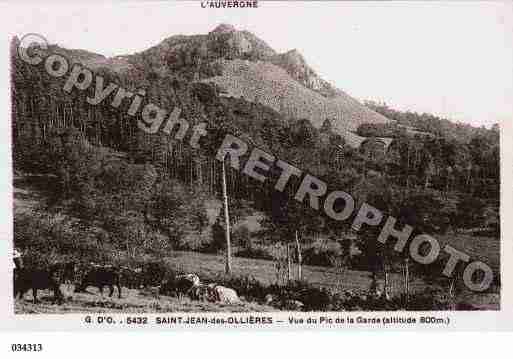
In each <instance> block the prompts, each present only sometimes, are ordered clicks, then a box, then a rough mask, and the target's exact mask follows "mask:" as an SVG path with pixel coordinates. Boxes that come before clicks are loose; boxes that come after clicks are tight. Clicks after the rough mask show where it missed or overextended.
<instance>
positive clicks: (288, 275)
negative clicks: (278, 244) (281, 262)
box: [287, 243, 292, 282]
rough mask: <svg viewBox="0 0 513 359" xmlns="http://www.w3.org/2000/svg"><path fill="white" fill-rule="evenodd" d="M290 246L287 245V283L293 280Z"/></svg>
mask: <svg viewBox="0 0 513 359" xmlns="http://www.w3.org/2000/svg"><path fill="white" fill-rule="evenodd" d="M290 267H291V263H290V245H289V244H288V243H287V282H290V280H291V274H292V273H291V268H290Z"/></svg>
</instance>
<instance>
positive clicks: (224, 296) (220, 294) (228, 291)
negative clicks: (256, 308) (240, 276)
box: [214, 285, 240, 303]
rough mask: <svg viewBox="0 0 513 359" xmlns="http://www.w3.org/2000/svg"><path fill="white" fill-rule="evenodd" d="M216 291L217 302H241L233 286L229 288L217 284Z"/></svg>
mask: <svg viewBox="0 0 513 359" xmlns="http://www.w3.org/2000/svg"><path fill="white" fill-rule="evenodd" d="M214 292H215V295H216V302H221V303H239V302H240V299H239V296H238V295H237V292H236V291H235V290H234V289H232V288H227V287H223V286H221V285H216V286H215V287H214Z"/></svg>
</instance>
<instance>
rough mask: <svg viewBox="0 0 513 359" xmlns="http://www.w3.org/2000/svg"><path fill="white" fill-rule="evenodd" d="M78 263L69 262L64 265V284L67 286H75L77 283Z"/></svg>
mask: <svg viewBox="0 0 513 359" xmlns="http://www.w3.org/2000/svg"><path fill="white" fill-rule="evenodd" d="M76 274H77V263H76V262H75V261H68V262H64V263H62V282H63V283H66V284H73V283H75V282H76V278H75V277H76Z"/></svg>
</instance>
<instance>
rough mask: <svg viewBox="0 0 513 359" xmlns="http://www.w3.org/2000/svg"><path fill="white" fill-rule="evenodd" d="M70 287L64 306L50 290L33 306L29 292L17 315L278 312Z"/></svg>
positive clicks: (133, 291)
mask: <svg viewBox="0 0 513 359" xmlns="http://www.w3.org/2000/svg"><path fill="white" fill-rule="evenodd" d="M73 288H74V286H73V285H62V286H61V290H62V291H63V293H64V296H65V297H66V298H67V299H66V301H65V303H64V304H60V305H59V304H57V303H53V293H52V292H51V291H49V290H44V291H38V299H39V300H40V302H39V303H37V304H33V303H32V298H33V297H32V291H29V292H28V293H26V294H25V297H24V299H17V300H15V305H14V312H15V313H16V314H22V313H23V314H38V313H39V314H43V313H106V312H118V313H158V312H162V313H168V312H269V311H277V309H275V308H272V307H269V306H266V305H261V304H258V303H249V302H245V301H241V303H237V304H222V303H210V302H202V301H194V300H190V299H189V298H180V299H178V298H174V297H168V296H160V298H158V299H157V298H156V297H155V296H151V295H145V294H142V293H141V292H140V291H139V290H136V289H127V288H122V290H121V291H122V298H121V299H118V297H117V290H114V295H113V296H112V298H109V297H108V296H107V295H106V293H108V290H105V291H104V295H103V296H100V295H99V293H98V290H97V289H96V288H94V287H89V288H88V289H87V292H86V293H73Z"/></svg>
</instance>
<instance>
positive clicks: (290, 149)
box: [11, 28, 500, 270]
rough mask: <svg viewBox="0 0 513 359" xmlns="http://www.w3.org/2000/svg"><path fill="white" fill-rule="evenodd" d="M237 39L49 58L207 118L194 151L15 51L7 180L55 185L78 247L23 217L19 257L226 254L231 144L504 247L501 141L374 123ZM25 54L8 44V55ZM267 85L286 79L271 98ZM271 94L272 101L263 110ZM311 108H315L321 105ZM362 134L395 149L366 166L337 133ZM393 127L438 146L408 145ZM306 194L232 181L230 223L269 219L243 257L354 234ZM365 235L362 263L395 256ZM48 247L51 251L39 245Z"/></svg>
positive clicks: (382, 120)
mask: <svg viewBox="0 0 513 359" xmlns="http://www.w3.org/2000/svg"><path fill="white" fill-rule="evenodd" d="M228 30H229V31H227V30H226V29H224V28H222V29H220V30H219V29H217V31H213V32H212V33H210V34H208V35H198V36H192V37H191V36H189V37H186V36H175V37H172V38H169V39H167V40H165V41H163V42H162V43H161V44H159V45H158V46H156V47H154V48H152V49H149V50H147V51H145V52H142V53H139V54H135V55H133V56H130V55H127V56H122V57H117V58H113V59H107V58H105V57H102V56H101V55H95V54H91V53H87V52H85V51H81V50H66V49H63V48H60V47H58V46H56V45H54V46H51V48H50V50H52V51H54V52H57V53H61V54H64V55H65V56H66V57H67V58H68V59H71V60H73V61H76V62H78V63H83V64H87V65H88V66H89V67H90V68H91V69H93V70H94V71H95V73H96V74H99V75H101V76H103V78H104V79H105V81H106V82H107V81H113V82H115V83H117V84H119V85H120V86H124V87H126V88H128V89H131V90H133V91H134V92H136V91H137V90H142V89H143V90H144V92H145V100H144V101H145V103H146V102H153V103H156V104H158V105H159V106H161V107H163V108H166V109H168V110H169V111H171V110H172V109H173V108H175V107H178V108H180V109H181V110H182V111H181V116H182V117H183V118H184V119H186V120H187V121H188V122H189V123H191V125H194V124H197V123H199V122H206V123H207V133H208V135H207V136H205V137H204V138H202V140H201V142H200V144H201V149H194V148H191V147H190V146H188V140H189V138H185V139H184V140H183V142H182V141H178V140H175V139H174V138H172V137H171V136H170V135H167V134H165V133H162V132H160V133H156V134H148V133H145V132H142V131H140V130H139V129H138V127H137V125H136V122H137V121H138V120H139V119H140V116H141V115H140V113H137V114H136V115H135V116H133V117H131V116H126V111H127V106H125V105H121V106H119V107H118V108H114V107H112V106H111V105H110V103H111V100H112V98H109V99H108V100H106V101H104V102H103V103H102V104H100V105H97V106H91V105H90V104H88V103H87V102H86V96H87V95H88V94H89V95H91V94H92V91H93V90H94V89H93V88H89V89H88V90H86V91H71V92H70V93H68V92H65V91H63V90H62V88H63V85H64V81H65V79H62V78H61V79H57V78H54V77H50V76H49V75H48V74H47V73H46V72H45V71H44V68H43V66H42V65H40V66H37V67H35V66H32V65H28V64H26V63H24V62H23V61H22V60H21V59H20V58H19V57H18V55H17V52H16V51H15V50H13V51H12V52H11V61H12V64H11V65H12V67H11V68H12V86H11V90H12V100H13V104H12V105H13V106H12V116H13V117H12V135H13V156H14V170H15V171H20V172H24V173H44V174H48V175H51V176H53V177H52V178H55V184H54V187H53V189H52V191H51V192H50V195H49V203H48V208H49V209H50V210H51V211H53V212H54V213H61V212H62V213H67V214H69V215H72V216H73V218H75V219H77V218H78V222H73V223H63V224H62V225H63V226H64V227H65V228H63V229H62V233H61V238H64V237H65V238H70V240H71V237H73V241H76V243H75V244H74V247H73V246H69V245H66V244H63V243H61V242H59V241H56V240H55V238H54V237H53V232H52V231H51V230H50V229H49V227H52V225H51V223H53V222H52V221H53V217H51V216H49V215H43V214H40V215H38V216H36V217H31V218H28V217H22V216H19V217H17V218H16V219H15V221H16V223H15V234H16V240H17V241H18V244H20V246H22V247H23V246H24V247H25V248H32V250H33V251H34V253H35V254H36V253H40V252H41V251H55V252H59V253H65V254H66V255H73V254H74V253H75V251H77V250H78V251H81V255H83V256H88V257H90V258H110V257H109V256H114V255H116V256H126V257H129V258H135V257H137V256H142V255H147V254H148V253H152V254H155V253H166V252H167V251H170V250H176V249H182V250H195V251H209V252H216V251H220V250H223V245H222V241H221V243H220V242H219V241H216V238H215V235H214V234H213V231H214V230H213V226H212V223H211V222H212V221H210V220H209V218H208V216H207V213H206V210H207V209H206V206H205V203H207V202H208V201H211V200H215V199H217V198H220V184H221V177H220V174H221V165H220V163H219V162H218V161H216V160H215V158H214V155H215V152H216V151H217V149H218V148H219V145H220V144H221V141H222V139H223V138H224V135H225V134H226V133H232V134H235V135H237V136H239V137H240V138H242V139H244V140H246V141H247V142H249V143H251V144H252V145H255V146H258V147H260V148H262V149H264V150H266V151H268V152H270V153H273V154H274V155H275V156H276V157H277V158H280V159H282V160H285V161H288V162H289V163H291V164H294V166H296V167H298V168H300V169H302V170H304V171H305V172H308V173H311V174H312V175H315V176H318V177H319V178H322V179H323V180H325V181H326V182H327V183H329V184H330V187H332V188H339V189H341V190H344V191H347V192H349V193H351V194H353V195H354V196H355V197H356V198H357V200H358V202H359V203H361V202H363V201H367V202H368V203H371V204H372V205H374V206H376V207H378V208H380V209H382V210H383V211H384V212H385V213H388V214H393V215H395V216H397V217H398V218H400V219H401V222H402V223H409V224H411V225H413V226H415V227H416V230H417V231H419V232H421V231H422V232H426V233H432V234H439V235H446V234H448V233H449V234H451V233H458V232H461V231H462V230H472V229H475V228H484V229H485V230H486V231H487V232H486V233H487V234H486V235H487V236H488V237H490V238H497V237H498V235H499V220H498V218H499V213H498V201H499V183H500V171H499V169H500V160H499V152H500V151H499V142H498V134H497V133H496V132H494V131H488V130H482V129H479V130H474V129H471V128H468V127H465V126H463V129H462V130H458V129H457V128H456V127H454V126H453V127H451V126H449V125H447V124H446V123H445V121H443V120H440V119H437V118H435V117H433V116H430V115H420V116H419V115H411V114H403V113H400V112H397V111H393V110H391V109H388V108H383V107H379V106H374V105H372V104H369V106H370V107H371V108H372V109H373V110H374V111H372V110H370V109H369V108H366V107H364V106H363V105H361V104H359V103H358V102H357V101H356V100H353V99H351V98H349V97H348V96H347V95H345V96H347V97H344V94H343V93H342V92H340V90H336V89H334V88H331V87H328V85H327V83H325V82H321V81H320V80H318V79H317V78H316V75H315V74H313V73H312V72H311V71H306V72H304V73H299V72H297V71H296V70H297V66H295V65H297V64H298V63H299V65H301V66H303V64H302V63H301V61H299V62H298V63H296V62H294V61H292V60H293V58H292V59H291V57H290V54H289V56H287V57H280V58H279V59H278V58H277V57H276V56H278V55H277V54H276V53H274V52H273V51H272V49H270V48H269V47H268V46H267V45H266V44H265V43H263V42H262V41H261V40H259V39H257V38H255V37H254V36H253V35H250V34H248V33H246V32H234V31H231V30H230V29H228ZM17 45H18V43H17V40H16V39H15V40H14V41H13V43H12V46H13V49H14V48H15V47H16V46H17ZM292 55H294V54H292ZM296 60H297V58H296ZM266 61H267V62H266ZM277 64H278V65H277ZM280 66H282V67H280ZM242 67H245V68H246V70H247V71H249V72H251V71H253V72H252V73H253V75H255V76H256V75H257V74H258V75H261V76H262V77H263V78H264V79H263V80H262V81H261V82H260V84H261V86H260V87H258V86H256V87H254V88H252V87H251V86H249V85H250V84H251V83H252V78H253V77H254V76H253V75H252V76H247V71H246V70H244V71H243V70H241V68H242ZM263 68H272V71H273V72H272V73H273V74H274V75H273V76H269V78H265V77H266V76H267V75H268V74H269V73H268V72H266V71H263V70H262V71H260V70H261V69H263ZM303 68H304V67H303ZM255 69H256V70H255ZM276 69H278V71H280V75H279V76H275V75H276V72H275V71H277V70H276ZM243 78H244V80H243ZM272 78H277V79H278V80H280V78H283V79H284V80H283V81H281V80H280V81H278V80H277V81H278V82H277V83H276V84H275V86H274V87H273V86H268V84H269V81H271V79H272ZM262 84H263V85H262ZM264 85H265V86H264ZM236 86H240V87H241V88H243V90H241V91H240V93H239V95H242V96H231V97H230V96H226V92H228V94H230V93H231V94H232V95H233V93H232V92H231V91H232V90H233V89H234V88H236ZM281 86H284V87H281ZM262 89H263V92H261V91H260V90H262ZM266 89H269V91H271V90H272V91H275V90H276V89H278V91H279V92H283V90H285V89H290V91H291V92H290V93H288V92H283V93H284V95H285V97H286V98H285V99H284V101H285V102H286V101H288V99H292V100H291V102H290V103H287V105H286V106H284V105H283V104H284V102H279V101H278V102H277V103H271V102H272V101H276V98H275V97H273V96H274V95H273V93H272V92H268V91H267V90H266ZM223 92H224V94H223ZM289 95H290V96H289ZM303 95H304V96H303ZM266 96H271V97H270V98H268V99H266V100H264V98H266ZM314 98H315V99H319V101H318V102H315V101H314V102H312V99H314ZM294 99H299V100H298V101H299V102H301V103H298V102H295V100H294ZM316 101H317V100H316ZM326 103H336V105H335V108H336V109H338V110H333V111H332V110H327V107H324V106H325V105H326ZM285 107H286V108H285ZM305 108H307V109H308V111H310V112H309V113H308V115H305V113H304V111H303V110H304V109H305ZM321 108H324V110H321ZM379 113H381V115H380V114H379ZM387 118H389V119H391V120H396V121H395V122H397V123H395V122H393V121H389V120H388V119H387ZM344 121H345V122H344ZM367 122H369V123H370V125H369V124H366V123H367ZM358 125H360V127H359V128H358V134H360V135H362V136H364V137H370V138H373V137H392V138H394V142H393V143H392V145H391V146H390V148H389V149H388V151H387V152H384V153H382V154H381V155H380V156H374V155H369V154H368V153H366V152H365V151H362V150H361V149H360V148H355V147H354V146H352V145H351V144H349V143H348V141H346V139H345V137H344V133H343V132H342V131H341V129H343V128H353V129H356V127H357V126H358ZM399 125H403V126H409V127H415V128H416V129H418V131H419V132H429V133H430V134H431V135H432V136H421V135H418V134H412V133H411V131H410V133H408V131H407V130H405V129H404V127H401V126H399ZM446 128H448V129H449V130H447V131H445V129H446ZM463 132H464V133H465V134H466V135H462V133H463ZM278 175H279V174H277V173H272V174H271V177H273V178H275V177H276V176H278ZM270 182H272V183H274V182H273V181H270ZM297 184H298V183H297V181H296V182H294V181H292V182H291V186H290V187H291V190H290V193H286V194H278V193H276V192H274V191H273V188H272V185H269V184H268V183H264V184H262V183H260V182H257V181H254V180H252V179H250V178H248V177H247V176H243V175H241V174H240V173H239V172H236V171H235V170H229V172H228V193H229V197H230V210H231V212H232V221H233V222H234V224H235V223H236V222H237V221H238V220H239V219H241V218H242V217H244V216H247V215H248V214H254V213H255V212H258V213H261V214H262V217H261V218H262V220H261V226H262V230H261V232H260V233H249V234H248V233H242V234H241V233H239V234H238V238H239V239H240V241H239V242H240V243H238V245H240V246H243V247H245V249H246V251H247V252H248V253H249V255H252V253H253V252H252V251H253V250H255V248H257V247H258V248H260V249H261V251H263V252H265V251H266V250H267V248H268V247H269V246H271V245H273V244H276V243H288V242H293V241H294V240H295V236H296V235H297V234H299V236H300V238H301V241H302V243H303V244H304V245H305V246H307V247H308V246H312V247H311V248H315V245H316V243H317V242H318V241H320V240H325V239H326V238H328V239H329V240H333V241H335V240H340V239H341V238H345V237H346V235H347V234H348V233H349V232H351V228H350V222H351V221H347V222H335V221H332V220H330V219H328V218H324V217H322V216H320V214H319V213H318V212H313V211H312V210H311V209H309V208H306V207H304V206H303V205H300V204H299V203H297V202H296V201H290V198H291V197H293V189H294V188H295V186H297ZM219 216H222V215H221V214H219ZM66 226H70V227H66ZM52 228H53V227H52ZM29 229H30V232H29V231H28V230H29ZM71 232H73V234H74V235H73V236H72V235H71ZM31 233H35V234H36V235H34V234H31ZM369 236H370V234H368V233H367V234H366V233H363V234H359V235H358V237H357V238H356V239H355V240H354V241H355V243H354V245H355V246H357V247H358V248H359V250H360V252H362V253H363V256H362V257H363V259H362V260H361V261H360V263H359V265H362V262H363V263H364V265H365V262H367V265H368V264H369V263H371V264H373V265H374V264H375V263H380V265H383V263H384V262H387V263H388V261H400V260H401V258H395V257H390V258H389V253H388V252H387V251H386V250H385V249H383V248H380V247H379V246H369V245H368V243H369V242H370V241H368V238H369ZM52 238H53V239H52ZM45 240H48V241H54V242H52V243H55V246H52V247H50V248H48V247H45V246H44V245H42V243H36V242H37V241H45ZM35 241H36V242H35ZM259 246H260V247H259ZM349 247H350V246H348V247H344V248H342V249H340V248H339V249H338V251H335V252H336V256H339V257H349V256H350V253H349V250H348V248H349ZM77 248H78V249H77ZM472 248H473V247H472V246H471V245H470V246H469V248H468V251H467V252H470V253H469V254H471V256H473V257H477V258H481V257H482V256H483V255H484V256H485V257H486V256H488V253H480V252H479V251H478V250H475V251H473V250H472ZM475 248H478V247H475ZM36 249H37V250H36ZM119 253H122V254H119ZM264 254H265V253H264ZM492 256H494V258H496V256H498V253H493V255H492ZM376 258H378V259H376ZM110 259H112V258H110ZM483 259H488V258H483ZM312 260H315V259H312ZM325 262H326V261H325ZM325 262H323V264H326V263H325ZM347 263H350V262H347ZM497 263H498V260H495V264H497ZM328 264H329V263H328ZM347 265H351V264H347ZM366 268H369V267H368V266H367V267H366ZM494 269H496V270H497V269H498V268H497V266H495V267H494Z"/></svg>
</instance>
